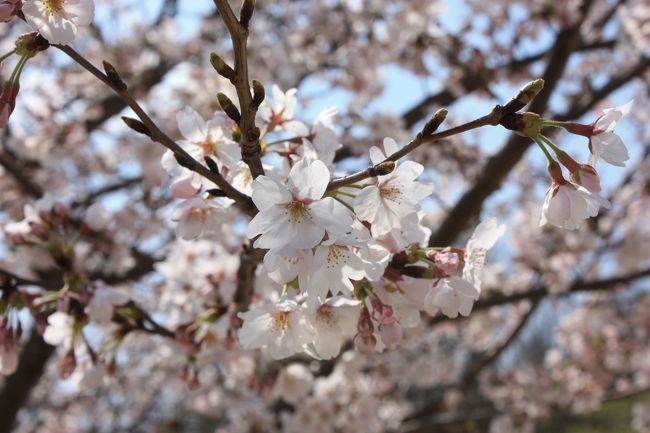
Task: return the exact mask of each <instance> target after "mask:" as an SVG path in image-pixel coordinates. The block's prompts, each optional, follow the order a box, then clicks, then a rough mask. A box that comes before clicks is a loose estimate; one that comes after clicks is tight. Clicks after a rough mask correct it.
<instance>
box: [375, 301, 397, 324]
mask: <svg viewBox="0 0 650 433" xmlns="http://www.w3.org/2000/svg"><path fill="white" fill-rule="evenodd" d="M370 302H371V304H372V320H374V321H375V322H378V323H384V324H388V323H393V321H394V320H395V319H394V318H393V308H392V307H391V306H390V305H386V304H384V303H383V302H381V300H380V299H379V298H378V297H376V296H375V297H373V298H372V300H371V301H370Z"/></svg>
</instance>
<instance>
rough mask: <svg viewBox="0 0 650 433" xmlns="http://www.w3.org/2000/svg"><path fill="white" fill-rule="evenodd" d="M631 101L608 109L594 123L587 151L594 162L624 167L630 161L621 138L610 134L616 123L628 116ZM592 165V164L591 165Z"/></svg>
mask: <svg viewBox="0 0 650 433" xmlns="http://www.w3.org/2000/svg"><path fill="white" fill-rule="evenodd" d="M631 108H632V101H630V102H628V103H627V104H625V105H622V106H620V107H616V108H609V109H607V110H604V111H603V114H602V115H601V116H600V117H599V118H598V119H597V120H596V121H595V122H594V124H593V132H592V135H591V137H590V138H589V150H590V151H591V153H592V155H593V158H594V159H595V160H601V161H605V162H607V163H609V164H612V165H615V166H618V167H625V161H627V160H628V159H630V155H629V153H628V151H627V147H625V144H624V143H623V140H621V137H619V136H618V135H616V134H614V132H612V131H613V130H614V128H615V127H616V124H617V123H618V121H619V120H620V119H621V118H622V117H623V116H625V115H626V114H628V113H629V112H630V110H631ZM592 165H593V164H592Z"/></svg>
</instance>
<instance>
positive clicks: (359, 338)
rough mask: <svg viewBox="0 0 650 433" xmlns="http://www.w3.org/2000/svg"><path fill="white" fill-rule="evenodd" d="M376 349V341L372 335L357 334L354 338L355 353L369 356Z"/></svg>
mask: <svg viewBox="0 0 650 433" xmlns="http://www.w3.org/2000/svg"><path fill="white" fill-rule="evenodd" d="M376 347H377V339H376V338H375V336H374V335H368V336H363V335H361V334H357V335H356V337H354V348H355V349H356V350H357V352H359V353H361V354H363V355H370V354H371V353H374V352H375V348H376Z"/></svg>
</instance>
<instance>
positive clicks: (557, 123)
mask: <svg viewBox="0 0 650 433" xmlns="http://www.w3.org/2000/svg"><path fill="white" fill-rule="evenodd" d="M542 126H551V127H553V128H566V122H561V121H558V120H543V121H542Z"/></svg>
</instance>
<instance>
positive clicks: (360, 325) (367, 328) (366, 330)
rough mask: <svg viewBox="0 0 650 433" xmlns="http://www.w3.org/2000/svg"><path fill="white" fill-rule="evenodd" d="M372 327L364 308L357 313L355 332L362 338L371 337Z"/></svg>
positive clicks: (366, 310) (368, 313) (368, 314)
mask: <svg viewBox="0 0 650 433" xmlns="http://www.w3.org/2000/svg"><path fill="white" fill-rule="evenodd" d="M373 330H374V327H373V325H372V320H370V312H368V309H367V308H366V307H365V306H364V307H363V308H362V309H361V312H360V313H359V321H358V322H357V331H359V334H361V335H363V336H368V335H372V332H373Z"/></svg>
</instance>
